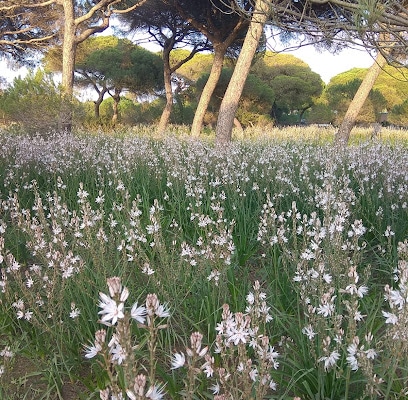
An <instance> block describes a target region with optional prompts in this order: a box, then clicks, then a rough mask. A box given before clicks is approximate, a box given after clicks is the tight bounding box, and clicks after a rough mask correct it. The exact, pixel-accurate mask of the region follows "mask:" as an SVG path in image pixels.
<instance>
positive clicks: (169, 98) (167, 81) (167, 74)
mask: <svg viewBox="0 0 408 400" xmlns="http://www.w3.org/2000/svg"><path fill="white" fill-rule="evenodd" d="M170 51H171V48H165V49H164V50H163V70H164V71H163V73H164V89H165V91H166V105H165V106H164V109H163V112H162V115H161V117H160V122H159V126H158V128H157V130H158V134H159V135H162V134H164V132H165V130H166V127H167V125H168V124H169V120H170V115H171V111H172V109H173V89H172V87H171V75H172V69H171V67H170Z"/></svg>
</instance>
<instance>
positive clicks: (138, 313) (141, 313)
mask: <svg viewBox="0 0 408 400" xmlns="http://www.w3.org/2000/svg"><path fill="white" fill-rule="evenodd" d="M130 316H131V317H132V318H133V319H134V320H135V321H136V322H139V323H140V324H144V322H145V319H146V307H144V306H139V307H138V306H137V303H135V304H133V306H132V309H131V310H130Z"/></svg>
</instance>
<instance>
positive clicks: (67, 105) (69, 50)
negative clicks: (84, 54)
mask: <svg viewBox="0 0 408 400" xmlns="http://www.w3.org/2000/svg"><path fill="white" fill-rule="evenodd" d="M62 6H63V10H64V39H63V44H62V82H61V84H62V89H63V95H64V98H63V102H62V108H61V112H60V122H59V125H60V129H62V130H64V131H68V132H71V129H72V97H73V91H74V70H75V53H76V41H75V35H76V26H75V14H74V3H73V1H72V0H62Z"/></svg>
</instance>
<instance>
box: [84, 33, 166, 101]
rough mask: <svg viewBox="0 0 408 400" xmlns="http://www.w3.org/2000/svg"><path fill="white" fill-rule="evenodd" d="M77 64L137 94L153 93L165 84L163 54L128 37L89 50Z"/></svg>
mask: <svg viewBox="0 0 408 400" xmlns="http://www.w3.org/2000/svg"><path fill="white" fill-rule="evenodd" d="M95 42H96V45H98V42H97V41H95ZM112 44H113V46H112ZM77 68H78V69H81V70H84V71H86V72H88V73H92V74H94V75H96V76H98V77H99V78H101V79H103V80H107V81H109V82H110V83H111V85H113V86H114V87H116V88H121V89H122V88H126V89H128V90H130V91H132V92H134V93H137V94H146V93H152V92H154V91H155V90H161V89H162V87H163V63H162V60H161V58H160V57H159V56H158V55H156V54H154V53H152V52H150V51H148V50H146V49H144V48H142V47H139V46H135V45H133V44H132V43H131V42H129V41H128V40H123V39H122V40H118V41H117V42H116V41H113V42H111V41H108V42H107V43H106V42H103V45H100V48H98V47H97V48H96V49H94V50H92V51H90V52H89V53H88V54H86V55H85V56H84V58H83V60H82V61H81V62H80V63H78V65H77Z"/></svg>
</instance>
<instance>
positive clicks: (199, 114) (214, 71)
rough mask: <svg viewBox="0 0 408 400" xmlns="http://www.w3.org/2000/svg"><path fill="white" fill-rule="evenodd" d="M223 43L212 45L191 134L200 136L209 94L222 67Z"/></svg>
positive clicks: (212, 91)
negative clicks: (212, 54) (208, 73)
mask: <svg viewBox="0 0 408 400" xmlns="http://www.w3.org/2000/svg"><path fill="white" fill-rule="evenodd" d="M227 48H228V47H227V46H226V45H225V44H218V45H215V46H214V61H213V64H212V67H211V72H210V76H209V78H208V80H207V83H206V84H205V86H204V89H203V91H202V93H201V96H200V101H199V102H198V105H197V109H196V112H195V114H194V119H193V125H192V126H191V135H192V136H196V137H197V136H200V133H201V129H202V127H203V123H204V116H205V113H206V112H207V109H208V105H209V104H210V100H211V96H212V94H213V93H214V89H215V87H216V86H217V83H218V81H219V79H220V76H221V72H222V67H223V64H224V57H225V53H226V52H227Z"/></svg>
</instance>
